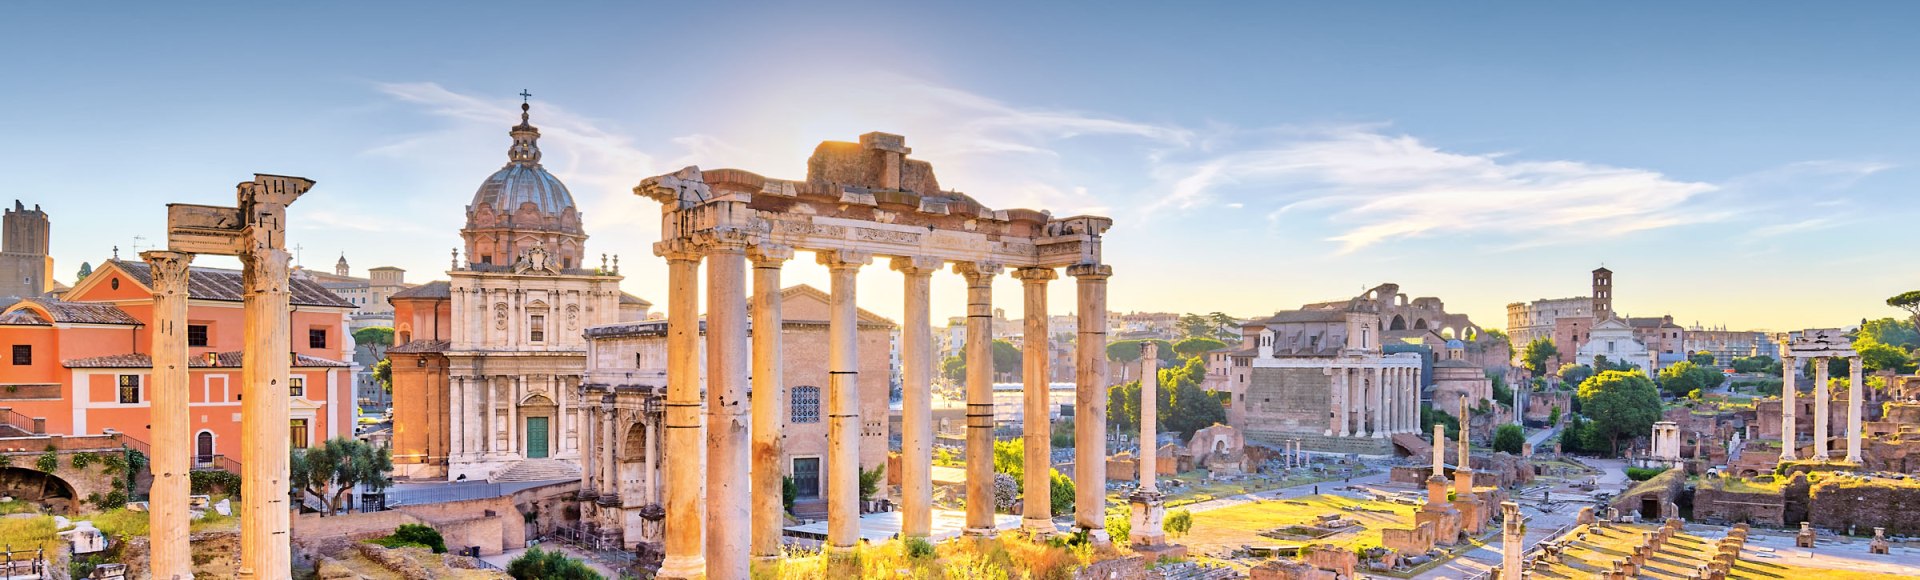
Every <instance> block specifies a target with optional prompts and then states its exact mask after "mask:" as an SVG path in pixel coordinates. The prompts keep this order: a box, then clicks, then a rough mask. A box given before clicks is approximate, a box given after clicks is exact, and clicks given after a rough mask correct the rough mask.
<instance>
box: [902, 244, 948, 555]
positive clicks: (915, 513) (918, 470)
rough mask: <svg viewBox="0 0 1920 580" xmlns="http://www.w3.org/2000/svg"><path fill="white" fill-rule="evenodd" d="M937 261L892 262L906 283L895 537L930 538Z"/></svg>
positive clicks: (920, 259)
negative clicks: (933, 304) (931, 292)
mask: <svg viewBox="0 0 1920 580" xmlns="http://www.w3.org/2000/svg"><path fill="white" fill-rule="evenodd" d="M940 266H941V261H940V260H939V259H937V258H920V257H901V258H894V259H893V269H895V270H899V271H900V274H901V275H902V277H903V278H905V279H906V293H905V296H906V309H905V310H904V312H903V316H902V318H903V320H902V321H901V325H900V376H901V380H902V382H903V384H902V385H901V386H900V429H901V433H900V452H901V457H900V472H901V473H900V524H901V525H900V533H901V535H904V536H907V537H919V538H925V537H927V536H929V535H931V534H932V533H933V469H932V468H933V362H932V352H933V321H932V315H931V311H930V308H931V298H930V295H929V289H930V287H931V283H930V282H931V278H932V276H933V273H934V272H937V271H939V270H940Z"/></svg>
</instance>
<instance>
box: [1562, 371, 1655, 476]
mask: <svg viewBox="0 0 1920 580" xmlns="http://www.w3.org/2000/svg"><path fill="white" fill-rule="evenodd" d="M1576 396H1577V397H1579V399H1580V408H1581V410H1582V412H1584V413H1585V414H1586V415H1587V416H1588V417H1590V418H1592V420H1593V421H1592V423H1590V424H1589V427H1590V428H1591V430H1592V433H1591V435H1589V438H1590V441H1591V440H1594V439H1597V440H1599V441H1605V442H1606V449H1607V452H1608V453H1610V454H1615V455H1617V454H1619V452H1620V437H1622V436H1627V437H1633V436H1638V435H1640V434H1642V433H1646V432H1648V430H1649V429H1652V428H1653V423H1654V422H1655V421H1658V420H1660V392H1659V390H1658V389H1656V388H1654V386H1653V381H1651V380H1648V379H1647V376H1646V375H1645V374H1641V373H1640V372H1639V371H1632V372H1621V371H1607V372H1604V373H1600V374H1599V375H1596V376H1594V377H1593V378H1591V379H1587V382H1585V383H1581V384H1580V391H1579V393H1578V394H1577V395H1576Z"/></svg>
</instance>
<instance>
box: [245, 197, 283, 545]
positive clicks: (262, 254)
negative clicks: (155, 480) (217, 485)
mask: <svg viewBox="0 0 1920 580" xmlns="http://www.w3.org/2000/svg"><path fill="white" fill-rule="evenodd" d="M281 211H282V212H284V211H285V210H284V208H283V209H282V210H281ZM282 247H284V246H283V245H282V244H271V245H269V244H265V243H262V244H258V245H254V246H253V247H251V248H249V249H248V250H247V251H245V252H242V254H241V257H240V262H241V263H242V264H243V265H244V273H243V274H242V277H243V278H244V279H245V282H244V284H245V289H244V290H243V291H244V292H245V300H244V302H245V304H244V305H243V306H242V309H243V310H244V311H245V313H246V318H245V320H246V328H245V330H244V332H243V333H242V334H244V335H245V339H244V344H245V345H246V346H245V350H244V351H242V353H241V362H240V365H241V367H240V374H241V377H242V378H241V380H240V384H241V393H242V400H241V402H240V432H241V434H242V435H241V439H242V441H241V444H242V445H244V446H246V463H243V464H241V471H242V473H241V474H240V477H241V479H240V488H241V492H240V493H241V496H242V501H241V503H242V505H243V508H242V511H241V513H242V514H244V517H242V518H241V520H240V553H241V556H240V559H241V564H240V575H241V577H242V578H272V577H276V576H279V575H281V574H284V573H285V572H286V570H289V569H291V568H292V566H293V563H292V553H291V550H290V544H289V543H288V531H289V527H290V524H291V523H292V519H291V515H290V512H289V511H288V505H287V500H288V495H287V489H288V484H289V481H288V479H287V476H288V471H287V470H288V453H289V452H290V451H291V447H292V443H291V439H292V438H291V437H288V435H287V425H288V422H287V403H288V401H289V400H290V399H291V398H292V397H291V395H290V394H289V393H288V391H287V378H288V371H289V370H290V369H289V368H288V367H289V366H290V364H291V362H292V361H291V359H292V357H291V356H288V353H290V352H292V351H293V349H292V345H291V344H290V340H289V338H288V331H287V326H288V320H287V318H288V313H289V312H290V311H291V307H290V306H289V304H288V302H289V300H290V298H291V293H290V292H289V289H288V280H287V262H288V256H287V252H286V250H283V249H280V248H282Z"/></svg>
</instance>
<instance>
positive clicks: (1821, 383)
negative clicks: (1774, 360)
mask: <svg viewBox="0 0 1920 580" xmlns="http://www.w3.org/2000/svg"><path fill="white" fill-rule="evenodd" d="M1831 358H1845V359H1846V360H1847V395H1848V397H1847V458H1846V459H1847V462H1848V463H1860V460H1861V456H1860V429H1861V426H1860V413H1861V408H1862V406H1863V405H1864V404H1865V401H1866V391H1867V388H1866V385H1865V384H1863V383H1862V380H1861V368H1860V365H1861V361H1860V356H1859V355H1854V356H1848V357H1825V356H1813V357H1805V356H1802V357H1796V356H1793V355H1787V356H1785V357H1783V358H1782V360H1781V365H1782V368H1785V369H1786V372H1784V373H1781V374H1782V375H1783V376H1784V377H1785V379H1786V383H1785V384H1784V385H1782V386H1781V389H1780V397H1781V400H1780V441H1781V445H1780V460H1781V461H1794V460H1797V459H1799V449H1798V447H1799V439H1800V434H1799V432H1798V431H1799V423H1798V421H1797V420H1796V415H1798V414H1799V411H1800V392H1799V386H1798V385H1796V384H1795V382H1796V379H1797V378H1798V375H1799V374H1800V372H1799V369H1800V365H1801V361H1803V360H1810V361H1812V362H1813V457H1812V459H1813V460H1814V461H1827V460H1830V459H1832V454H1831V453H1830V452H1829V451H1828V450H1827V446H1828V441H1829V439H1830V437H1831V434H1832V433H1833V431H1832V430H1831V429H1830V428H1829V427H1828V425H1827V424H1828V423H1829V422H1830V419H1831V417H1832V413H1831V412H1830V411H1829V408H1828V404H1829V403H1830V402H1831V399H1832V396H1831V395H1830V394H1829V393H1828V390H1827V382H1828V377H1827V359H1831Z"/></svg>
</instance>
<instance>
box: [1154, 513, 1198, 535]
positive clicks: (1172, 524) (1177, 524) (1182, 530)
mask: <svg viewBox="0 0 1920 580" xmlns="http://www.w3.org/2000/svg"><path fill="white" fill-rule="evenodd" d="M1160 527H1161V528H1164V529H1165V530H1166V531H1167V533H1169V534H1173V535H1174V536H1184V535H1187V530H1191V529H1193V512H1190V511H1187V510H1185V509H1177V510H1173V511H1172V512H1171V513H1168V514H1167V521H1166V523H1165V524H1164V525H1162V526H1160Z"/></svg>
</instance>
